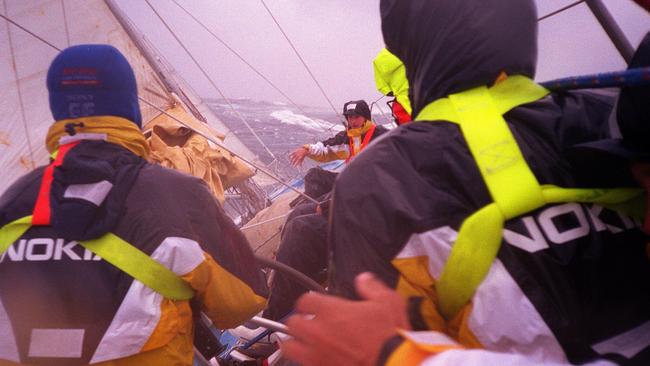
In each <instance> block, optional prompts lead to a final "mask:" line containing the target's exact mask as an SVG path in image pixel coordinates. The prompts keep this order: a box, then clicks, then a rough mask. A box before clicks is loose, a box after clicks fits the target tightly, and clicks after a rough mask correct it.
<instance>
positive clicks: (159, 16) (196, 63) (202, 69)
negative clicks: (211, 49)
mask: <svg viewBox="0 0 650 366" xmlns="http://www.w3.org/2000/svg"><path fill="white" fill-rule="evenodd" d="M145 2H146V3H147V5H149V7H150V8H151V10H153V12H154V13H155V14H156V16H157V17H158V19H160V21H161V22H162V23H163V25H164V26H165V28H167V30H168V31H169V33H171V35H172V36H173V37H174V39H176V41H177V42H178V44H179V45H180V46H181V47H182V48H183V50H185V52H186V53H187V55H188V56H189V57H190V58H191V59H192V61H193V62H194V64H195V65H196V66H197V67H198V68H199V70H200V71H201V73H202V74H203V76H205V78H206V79H207V80H208V82H209V83H210V84H211V85H212V87H214V89H215V90H216V91H217V92H218V93H219V95H220V96H221V98H223V99H224V100H225V101H226V103H228V105H229V106H230V108H231V109H232V110H233V112H235V115H237V116H238V117H239V119H240V120H241V121H242V122H243V123H244V125H245V126H246V128H248V130H249V131H250V132H251V133H252V134H253V136H254V137H255V138H256V139H257V141H258V142H259V143H260V144H261V145H262V147H264V150H266V152H267V153H268V154H269V155H270V156H271V158H272V159H273V160H274V161H275V160H277V158H276V157H275V154H273V152H271V150H270V149H269V148H268V146H266V144H265V143H264V141H262V139H261V138H260V137H259V136H258V135H257V133H256V132H255V131H254V130H253V128H252V127H251V126H250V125H249V124H248V122H247V121H246V119H245V118H244V116H243V115H242V114H241V112H239V111H238V110H237V108H235V106H234V105H233V104H232V102H231V101H230V99H228V97H226V95H225V94H224V93H223V92H222V91H221V89H220V88H219V87H218V86H217V84H216V83H215V82H214V80H212V78H211V77H210V76H209V75H208V73H207V72H206V71H205V69H204V68H203V67H202V66H201V64H200V63H199V62H198V61H197V60H196V58H194V56H193V55H192V53H191V52H190V50H189V49H188V48H187V47H185V44H183V42H182V41H181V40H180V38H178V36H177V35H176V33H175V32H174V31H173V30H172V29H171V27H170V26H169V24H167V22H166V21H165V20H164V19H163V17H162V16H161V15H160V14H159V13H158V11H157V10H156V9H155V8H154V7H153V5H151V3H150V2H149V0H145ZM272 163H273V162H271V164H272ZM269 165H270V164H269Z"/></svg>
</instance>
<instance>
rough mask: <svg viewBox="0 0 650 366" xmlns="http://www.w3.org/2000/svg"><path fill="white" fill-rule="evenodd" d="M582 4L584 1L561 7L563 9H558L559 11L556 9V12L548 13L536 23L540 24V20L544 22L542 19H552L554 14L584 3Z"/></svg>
mask: <svg viewBox="0 0 650 366" xmlns="http://www.w3.org/2000/svg"><path fill="white" fill-rule="evenodd" d="M584 2H585V0H580V1H576V2H575V3H573V4H569V5H567V6H565V7H563V8H560V9H558V10H556V11H552V12H550V13H548V14H546V15H544V16H542V17H540V18H538V19H537V21H538V22H541V21H542V20H544V19H546V18H550V17H552V16H554V15H556V14H559V13H561V12H563V11H565V10H568V9H571V8H573V7H574V6H576V5H578V4H580V3H584Z"/></svg>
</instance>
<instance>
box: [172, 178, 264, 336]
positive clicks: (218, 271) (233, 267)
mask: <svg viewBox="0 0 650 366" xmlns="http://www.w3.org/2000/svg"><path fill="white" fill-rule="evenodd" d="M201 186H202V187H203V190H201V192H200V193H198V194H200V195H201V196H202V197H201V199H197V200H195V201H194V202H203V203H204V204H203V205H202V206H203V207H202V210H203V211H204V214H203V217H201V218H198V219H197V220H196V221H195V223H194V224H193V226H194V227H193V231H194V233H195V234H197V235H196V239H197V241H198V242H199V245H200V246H201V248H202V250H203V261H202V262H201V263H200V264H199V265H198V266H196V267H195V268H194V269H193V270H192V271H190V272H188V273H186V274H185V275H183V276H182V277H183V279H185V280H186V281H187V282H189V283H190V285H191V287H192V288H193V289H194V291H195V300H198V305H199V306H200V308H201V310H202V311H203V312H204V313H205V314H206V315H207V316H208V317H209V318H210V319H211V320H212V321H213V322H214V324H215V325H216V326H217V327H218V328H232V327H234V326H236V325H239V324H241V323H243V322H244V321H246V320H248V319H250V318H251V317H252V316H254V315H255V314H257V313H258V312H260V311H261V310H262V309H264V307H265V306H266V297H267V296H268V293H267V288H266V283H265V281H264V276H263V274H262V272H261V270H260V268H259V266H258V264H257V262H256V260H255V258H254V255H253V252H252V250H251V248H250V245H249V244H248V241H247V240H246V238H245V237H244V235H243V234H242V233H241V232H240V231H239V229H237V227H235V225H234V223H233V222H232V221H231V220H230V218H229V217H228V216H227V215H226V214H225V212H224V210H223V208H221V206H220V205H218V203H217V202H216V200H215V199H214V197H213V196H212V195H211V194H210V192H209V190H208V188H207V187H206V186H205V185H203V184H202V185H201ZM197 198H198V197H197Z"/></svg>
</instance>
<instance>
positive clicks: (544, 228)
mask: <svg viewBox="0 0 650 366" xmlns="http://www.w3.org/2000/svg"><path fill="white" fill-rule="evenodd" d="M517 221H519V223H521V224H523V226H524V227H525V228H526V231H527V233H526V234H524V233H517V232H514V231H512V230H508V229H505V228H504V229H503V239H504V240H505V242H506V243H508V244H510V245H513V246H516V247H518V248H520V249H523V250H525V251H527V252H529V253H535V252H537V251H540V250H544V249H546V248H548V247H549V243H548V242H549V241H550V242H551V243H553V244H564V243H567V242H570V241H572V240H575V239H579V238H582V237H584V236H587V235H589V233H590V232H591V231H595V232H601V231H608V232H610V233H612V234H618V233H620V232H623V231H626V230H630V229H632V228H635V227H639V226H640V225H641V224H640V223H639V222H638V221H637V220H634V219H632V218H630V217H628V216H625V215H622V214H620V213H618V212H614V211H610V210H604V209H603V207H601V206H598V205H591V206H586V205H580V204H577V203H566V204H563V205H558V206H552V207H549V208H547V209H545V210H542V211H541V212H540V213H539V214H537V215H535V216H524V217H522V218H520V219H519V220H517ZM547 240H548V241H547Z"/></svg>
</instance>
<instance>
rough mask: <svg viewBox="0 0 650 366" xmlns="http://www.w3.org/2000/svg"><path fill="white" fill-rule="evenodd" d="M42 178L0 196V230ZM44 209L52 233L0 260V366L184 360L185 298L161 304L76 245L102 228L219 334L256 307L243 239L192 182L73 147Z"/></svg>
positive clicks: (107, 148) (101, 149)
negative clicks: (170, 282)
mask: <svg viewBox="0 0 650 366" xmlns="http://www.w3.org/2000/svg"><path fill="white" fill-rule="evenodd" d="M43 175H44V169H43V168H42V167H41V168H38V169H36V170H34V171H33V172H31V173H29V174H27V175H25V176H24V177H22V178H20V179H19V180H18V181H17V182H16V183H14V184H13V185H12V186H11V187H10V188H9V189H8V190H7V191H6V192H4V194H2V196H0V228H3V227H5V225H7V224H9V223H10V222H13V221H15V220H17V219H20V218H23V217H26V216H29V215H32V213H33V211H34V207H35V204H36V201H37V197H38V194H39V189H40V187H41V182H42V180H43ZM106 187H108V188H106ZM100 191H101V192H103V193H99V192H100ZM50 207H51V225H49V226H32V227H31V228H30V229H29V230H27V232H25V233H24V234H23V235H22V236H21V237H20V238H19V239H18V240H16V241H15V242H14V244H13V245H12V246H10V247H9V249H8V250H7V251H6V252H4V253H0V364H5V363H4V361H5V360H8V361H13V362H16V363H20V364H30V365H66V366H69V365H86V364H89V363H97V362H102V361H108V360H115V359H123V360H124V364H135V363H138V362H141V363H142V364H152V365H153V364H165V363H168V364H179V365H185V364H187V365H189V364H191V362H192V356H193V353H192V329H193V328H192V321H191V319H192V315H191V314H192V312H191V310H190V306H189V301H184V300H183V301H181V300H179V301H173V302H172V301H171V300H168V299H164V298H163V297H162V296H161V295H160V294H157V293H155V292H154V291H153V290H151V289H149V288H148V287H146V286H144V285H143V284H142V283H141V282H140V281H137V280H134V278H133V277H131V276H130V275H128V274H126V273H125V272H123V271H122V270H120V269H119V268H116V267H115V266H113V265H112V264H110V263H108V262H107V261H105V260H103V259H102V258H101V257H100V256H98V255H95V254H93V253H92V252H90V251H89V250H87V249H84V248H83V247H82V246H81V245H79V243H78V242H77V240H88V239H95V238H97V237H101V236H102V235H104V234H106V233H109V232H110V233H113V234H114V235H116V236H118V237H120V238H121V239H123V240H124V241H127V242H128V243H130V244H131V245H133V246H135V247H136V248H137V249H139V250H140V251H142V252H144V253H145V254H147V255H149V256H150V257H152V258H153V259H154V260H156V261H158V262H159V263H161V264H163V265H164V266H166V267H167V268H168V269H170V270H171V271H173V272H174V273H175V274H176V275H178V276H179V277H182V278H183V279H184V280H185V281H186V282H187V283H188V285H190V287H192V289H193V290H194V294H195V297H194V298H193V303H194V304H193V305H195V306H196V308H197V309H201V310H202V311H204V312H205V313H206V314H207V315H208V316H209V317H210V318H211V319H213V321H214V322H215V324H219V323H222V324H221V325H218V326H220V327H224V328H225V327H232V326H235V325H237V324H239V323H241V322H243V321H245V320H247V319H248V318H250V317H251V316H252V315H254V314H255V313H257V312H258V311H260V310H261V309H262V308H263V306H264V304H265V299H264V296H266V291H267V290H266V285H265V283H264V280H263V277H262V274H261V271H260V270H259V267H258V266H257V265H256V263H255V260H254V258H253V253H252V251H251V250H250V247H249V246H248V243H247V241H246V239H245V238H244V236H243V234H242V233H241V232H240V231H239V230H238V229H237V228H236V227H235V226H234V224H233V223H232V221H231V220H230V219H229V218H228V217H227V216H226V214H225V212H224V211H223V209H222V208H221V207H220V206H219V204H218V202H217V201H216V199H215V198H214V197H213V196H212V194H211V193H210V191H209V190H208V187H207V186H206V185H205V184H204V183H203V182H202V181H201V180H199V179H197V178H194V177H190V176H187V175H184V174H182V173H179V172H176V171H173V170H171V169H166V168H163V167H161V166H158V165H153V164H148V163H147V162H146V161H145V160H144V159H142V158H141V157H139V156H136V155H135V154H133V153H131V152H130V151H128V150H127V149H125V148H123V147H121V146H118V145H116V144H112V143H108V142H105V141H81V142H80V143H79V144H78V145H77V146H75V147H74V148H72V149H71V150H70V151H69V152H68V153H67V154H66V155H65V158H64V160H63V162H62V164H61V166H59V167H57V168H56V169H54V174H53V183H52V188H51V193H50ZM188 347H189V348H188ZM130 356H131V357H139V358H138V360H139V361H133V360H131V358H130ZM120 362H121V361H119V360H118V361H115V363H114V364H115V365H120V364H122V363H120Z"/></svg>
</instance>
